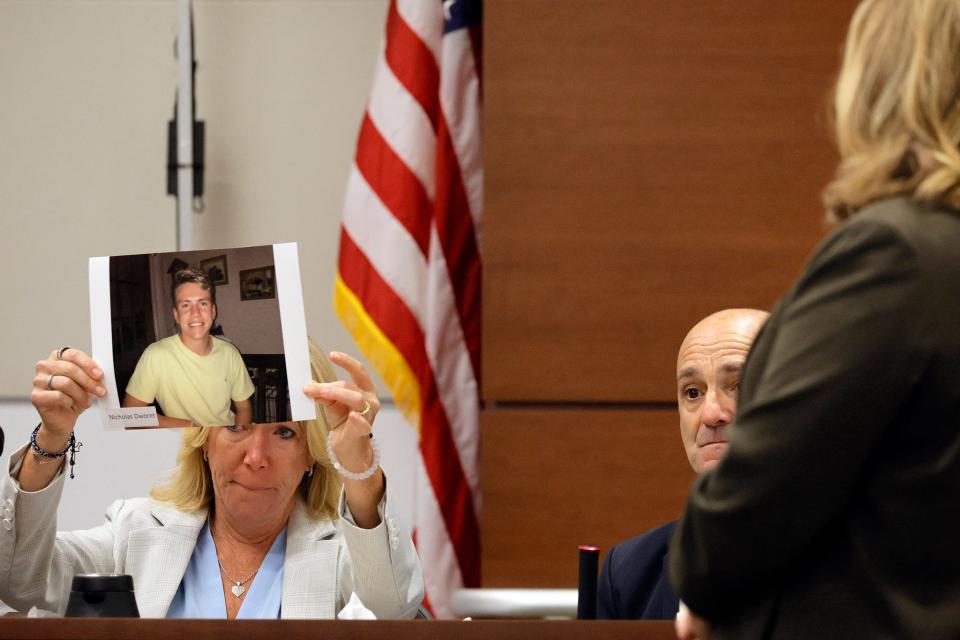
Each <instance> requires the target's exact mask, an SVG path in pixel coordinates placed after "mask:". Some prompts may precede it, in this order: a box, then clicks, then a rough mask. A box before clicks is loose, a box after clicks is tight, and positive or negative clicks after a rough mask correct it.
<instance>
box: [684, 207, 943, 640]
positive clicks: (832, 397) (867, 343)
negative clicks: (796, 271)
mask: <svg viewBox="0 0 960 640" xmlns="http://www.w3.org/2000/svg"><path fill="white" fill-rule="evenodd" d="M727 431H728V434H729V436H730V448H729V450H728V452H727V456H726V457H725V458H724V460H723V461H722V462H721V463H720V465H719V466H718V467H717V468H716V469H714V470H713V471H711V472H708V473H706V474H704V475H703V476H701V477H700V478H699V479H698V480H697V481H696V482H695V484H694V486H693V489H692V490H691V494H690V498H689V501H688V504H687V511H686V515H685V516H684V517H683V519H682V521H681V523H680V524H679V525H678V527H677V532H676V534H675V537H674V544H673V547H672V549H671V579H672V581H673V583H674V586H675V588H676V589H677V592H678V594H679V596H680V598H681V600H683V601H684V602H686V603H687V604H688V605H689V606H690V608H691V610H693V611H694V612H696V613H698V614H700V615H701V616H703V617H705V618H706V619H708V620H711V621H713V623H714V629H715V631H714V638H727V637H736V638H756V637H770V638H844V639H851V638H924V639H935V638H960V553H958V544H960V215H958V214H957V212H953V211H944V210H934V209H928V208H926V207H923V206H921V205H918V204H916V203H914V202H913V201H910V200H907V199H903V198H897V199H889V200H885V201H881V202H879V203H876V204H874V205H871V206H869V207H866V208H864V209H863V210H862V211H861V212H859V213H857V214H856V215H855V216H853V217H852V218H851V219H850V220H849V221H847V222H846V223H844V224H843V225H842V226H841V227H839V228H838V229H837V230H835V231H834V232H833V233H832V234H831V236H830V237H829V238H828V239H827V240H826V241H825V242H824V243H823V244H822V245H821V246H820V248H819V249H818V250H817V252H816V253H815V255H814V256H813V258H812V259H811V260H810V262H809V264H808V265H807V267H806V269H805V271H804V272H803V274H802V275H801V277H800V280H799V281H798V282H797V284H796V285H795V286H794V287H793V288H792V289H791V290H790V291H789V293H787V295H786V296H785V297H784V299H783V300H782V301H781V302H780V303H779V304H778V305H777V308H776V309H775V311H774V313H773V315H772V316H771V317H770V319H769V320H768V321H767V323H766V325H765V326H764V328H763V330H762V331H761V333H760V335H759V336H758V337H757V340H756V342H755V343H754V345H753V349H752V351H751V352H750V355H749V358H748V360H747V363H746V366H745V370H744V373H743V379H742V383H741V387H740V399H739V412H738V415H737V419H736V421H735V422H734V424H733V425H732V426H731V427H730V428H729V429H728V430H727Z"/></svg>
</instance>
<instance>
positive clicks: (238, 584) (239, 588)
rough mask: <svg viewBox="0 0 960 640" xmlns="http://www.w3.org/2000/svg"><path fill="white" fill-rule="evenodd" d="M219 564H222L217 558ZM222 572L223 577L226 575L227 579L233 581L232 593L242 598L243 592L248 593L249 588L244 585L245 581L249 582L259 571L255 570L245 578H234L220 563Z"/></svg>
mask: <svg viewBox="0 0 960 640" xmlns="http://www.w3.org/2000/svg"><path fill="white" fill-rule="evenodd" d="M217 564H220V559H219V558H218V559H217ZM257 571H259V569H257ZM220 572H221V573H223V577H225V578H226V579H227V580H229V581H230V582H232V583H233V586H232V587H230V593H232V594H233V595H234V597H237V598H242V597H243V594H244V593H246V591H247V588H246V587H245V586H243V585H244V583H246V582H249V581H250V578H252V577H253V576H255V575H257V572H256V571H254V572H253V573H251V574H250V575H248V576H247V577H246V578H244V579H243V580H234V579H233V578H231V577H230V574H228V573H227V572H226V571H224V570H223V565H222V564H221V565H220Z"/></svg>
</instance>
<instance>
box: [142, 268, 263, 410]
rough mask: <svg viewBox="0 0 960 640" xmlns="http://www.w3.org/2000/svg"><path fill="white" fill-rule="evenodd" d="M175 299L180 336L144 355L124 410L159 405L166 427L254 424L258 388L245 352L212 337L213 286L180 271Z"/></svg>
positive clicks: (194, 271)
mask: <svg viewBox="0 0 960 640" xmlns="http://www.w3.org/2000/svg"><path fill="white" fill-rule="evenodd" d="M171 297H172V300H173V318H174V320H175V321H176V323H177V326H178V332H177V334H176V335H173V336H170V337H168V338H164V339H162V340H158V341H157V342H154V343H153V344H151V345H150V346H149V347H147V348H146V349H145V350H144V352H143V355H142V356H140V361H139V362H137V368H136V369H135V370H134V372H133V376H132V377H131V378H130V383H129V384H128V385H127V389H126V394H125V396H124V399H123V406H124V407H145V406H147V405H149V404H151V403H152V402H154V401H157V402H158V403H159V405H160V410H161V411H162V413H163V414H164V415H162V416H158V418H159V422H160V426H161V427H190V426H196V425H201V426H226V425H233V424H250V422H251V421H252V419H253V404H252V402H251V397H252V396H253V392H254V386H253V382H251V380H250V376H249V375H248V374H247V368H246V366H245V365H244V363H243V359H242V358H241V357H240V352H239V351H238V350H237V348H236V347H234V346H233V345H232V344H230V343H229V342H227V341H226V340H223V339H220V338H216V337H214V336H212V335H210V330H211V329H212V328H213V323H214V320H216V318H217V304H216V302H217V301H216V290H215V289H214V286H213V283H212V282H211V281H210V279H209V278H208V277H207V274H206V273H204V272H203V271H201V270H199V269H195V268H192V267H188V268H185V269H181V270H180V271H177V272H176V273H175V274H174V275H173V284H172V286H171ZM231 403H232V404H233V406H234V407H235V408H236V413H234V411H233V410H232V408H231Z"/></svg>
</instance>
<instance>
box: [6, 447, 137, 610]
mask: <svg viewBox="0 0 960 640" xmlns="http://www.w3.org/2000/svg"><path fill="white" fill-rule="evenodd" d="M27 448H28V445H24V446H23V447H21V448H20V449H18V450H17V451H15V452H13V453H12V454H11V455H10V464H9V466H8V468H7V469H4V470H3V472H2V476H0V496H2V497H0V500H2V510H0V512H2V514H3V518H2V519H0V600H2V601H3V602H5V603H6V604H8V605H9V606H11V607H13V608H14V609H17V610H19V611H27V610H29V609H30V608H31V607H37V608H39V609H44V610H48V611H53V612H55V613H58V614H62V613H63V611H64V610H65V609H66V606H67V598H68V597H69V595H70V584H71V582H72V580H73V576H74V575H75V574H77V573H98V572H99V573H111V572H113V570H114V564H115V562H114V561H113V527H112V522H111V517H110V516H111V513H114V512H115V511H116V510H118V509H119V507H120V505H121V504H122V503H116V504H114V505H113V506H112V507H111V509H110V511H109V512H108V513H107V522H106V523H105V524H103V525H101V526H99V527H96V528H93V529H89V530H86V531H78V532H74V533H62V534H59V535H58V534H57V507H58V506H59V504H60V496H61V494H62V493H63V482H64V474H63V472H62V471H61V472H60V473H59V474H57V476H56V477H55V478H54V479H53V481H52V482H51V483H50V484H49V485H48V486H47V487H46V488H44V489H41V490H40V491H34V492H29V491H23V490H21V489H20V484H19V483H18V482H17V479H16V478H17V476H18V475H19V472H20V466H21V464H22V463H23V458H24V456H25V455H26V453H27Z"/></svg>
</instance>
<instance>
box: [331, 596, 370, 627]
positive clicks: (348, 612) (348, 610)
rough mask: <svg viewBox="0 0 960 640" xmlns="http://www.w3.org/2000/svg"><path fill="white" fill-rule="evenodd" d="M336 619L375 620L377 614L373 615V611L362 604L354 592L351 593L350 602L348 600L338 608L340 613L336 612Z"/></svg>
mask: <svg viewBox="0 0 960 640" xmlns="http://www.w3.org/2000/svg"><path fill="white" fill-rule="evenodd" d="M337 619H338V620H376V619H377V616H375V615H373V611H370V609H367V608H366V607H365V606H363V603H362V602H361V601H360V598H358V597H357V594H356V593H351V594H350V602H348V603H347V604H346V605H345V606H344V607H343V609H340V613H338V614H337Z"/></svg>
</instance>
